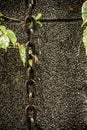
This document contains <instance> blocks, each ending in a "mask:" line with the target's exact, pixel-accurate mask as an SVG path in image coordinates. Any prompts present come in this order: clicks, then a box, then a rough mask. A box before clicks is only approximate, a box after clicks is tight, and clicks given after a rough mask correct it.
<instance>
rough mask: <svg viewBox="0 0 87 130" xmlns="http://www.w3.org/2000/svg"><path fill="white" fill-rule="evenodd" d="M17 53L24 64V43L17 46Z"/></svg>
mask: <svg viewBox="0 0 87 130" xmlns="http://www.w3.org/2000/svg"><path fill="white" fill-rule="evenodd" d="M19 54H20V57H21V60H22V62H23V65H24V66H25V63H26V48H25V46H24V45H20V46H19Z"/></svg>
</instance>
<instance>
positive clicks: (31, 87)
mask: <svg viewBox="0 0 87 130" xmlns="http://www.w3.org/2000/svg"><path fill="white" fill-rule="evenodd" d="M26 4H27V5H29V14H28V17H26V19H25V24H26V33H27V35H28V42H27V43H26V57H27V58H26V59H27V78H28V79H27V81H26V91H27V95H28V99H29V105H27V106H26V108H25V114H26V120H27V124H28V130H34V128H35V124H36V117H37V110H36V106H35V105H33V100H34V98H35V96H36V92H37V89H36V83H35V81H34V70H35V44H34V33H35V25H34V26H33V29H29V27H28V26H29V23H30V22H31V21H33V22H34V19H33V17H32V10H33V9H34V7H35V5H36V1H35V0H31V1H30V4H29V3H28V0H26ZM29 61H31V64H32V65H30V64H29Z"/></svg>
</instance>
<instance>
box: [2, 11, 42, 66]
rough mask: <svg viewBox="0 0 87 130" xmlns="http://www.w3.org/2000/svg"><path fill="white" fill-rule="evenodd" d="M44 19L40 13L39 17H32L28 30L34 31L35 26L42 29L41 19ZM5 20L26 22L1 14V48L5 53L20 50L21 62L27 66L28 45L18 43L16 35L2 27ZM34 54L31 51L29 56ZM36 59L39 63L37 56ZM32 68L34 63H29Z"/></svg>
mask: <svg viewBox="0 0 87 130" xmlns="http://www.w3.org/2000/svg"><path fill="white" fill-rule="evenodd" d="M41 17H42V14H41V13H38V15H37V16H34V15H32V17H31V21H30V22H29V23H28V28H29V29H32V28H33V27H34V26H35V27H36V26H40V27H42V23H41V21H40V18H41ZM4 20H11V21H16V22H20V23H23V24H24V21H23V20H22V21H21V20H19V19H16V18H10V17H7V16H5V15H3V14H2V13H1V12H0V48H2V49H4V50H5V51H7V49H8V48H16V49H18V50H19V55H20V58H21V61H22V63H23V65H24V66H25V64H26V45H25V44H22V43H19V42H18V41H17V37H16V35H15V33H14V32H13V31H12V30H10V29H7V28H6V27H5V26H3V25H2V23H3V21H4ZM30 53H31V54H32V52H31V50H29V54H30ZM34 58H35V62H37V61H38V58H37V56H36V55H35V56H34ZM29 64H30V66H32V61H29Z"/></svg>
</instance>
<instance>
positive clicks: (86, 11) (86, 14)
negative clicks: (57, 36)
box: [82, 1, 87, 26]
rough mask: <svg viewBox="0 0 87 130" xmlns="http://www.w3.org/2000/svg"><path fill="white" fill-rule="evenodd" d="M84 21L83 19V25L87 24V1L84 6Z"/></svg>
mask: <svg viewBox="0 0 87 130" xmlns="http://www.w3.org/2000/svg"><path fill="white" fill-rule="evenodd" d="M82 19H83V24H82V26H83V25H85V24H86V23H87V1H85V2H84V3H83V5H82Z"/></svg>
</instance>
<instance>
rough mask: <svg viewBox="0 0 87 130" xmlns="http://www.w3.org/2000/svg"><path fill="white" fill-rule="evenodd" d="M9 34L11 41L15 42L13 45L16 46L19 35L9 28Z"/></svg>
mask: <svg viewBox="0 0 87 130" xmlns="http://www.w3.org/2000/svg"><path fill="white" fill-rule="evenodd" d="M7 36H8V37H9V39H10V41H11V42H12V43H13V46H15V45H16V42H17V37H16V35H15V34H14V32H13V31H11V30H7Z"/></svg>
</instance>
